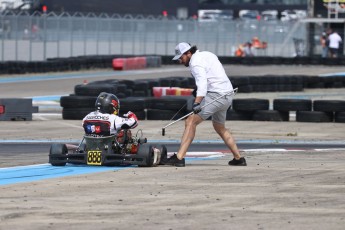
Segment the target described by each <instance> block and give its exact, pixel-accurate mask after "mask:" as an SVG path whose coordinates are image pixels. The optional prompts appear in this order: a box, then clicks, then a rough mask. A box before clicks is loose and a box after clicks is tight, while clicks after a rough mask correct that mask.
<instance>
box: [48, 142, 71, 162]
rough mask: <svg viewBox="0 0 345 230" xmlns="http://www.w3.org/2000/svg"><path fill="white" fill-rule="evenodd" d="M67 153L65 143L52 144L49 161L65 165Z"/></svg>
mask: <svg viewBox="0 0 345 230" xmlns="http://www.w3.org/2000/svg"><path fill="white" fill-rule="evenodd" d="M67 153H68V149H67V146H66V145H65V144H52V145H51V146H50V151H49V163H50V164H51V165H53V166H65V165H66V154H67Z"/></svg>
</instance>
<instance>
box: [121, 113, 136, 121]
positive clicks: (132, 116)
mask: <svg viewBox="0 0 345 230" xmlns="http://www.w3.org/2000/svg"><path fill="white" fill-rule="evenodd" d="M123 116H124V117H126V118H133V119H134V120H136V121H138V118H137V116H136V115H135V114H134V113H133V112H131V111H128V113H126V114H124V115H123Z"/></svg>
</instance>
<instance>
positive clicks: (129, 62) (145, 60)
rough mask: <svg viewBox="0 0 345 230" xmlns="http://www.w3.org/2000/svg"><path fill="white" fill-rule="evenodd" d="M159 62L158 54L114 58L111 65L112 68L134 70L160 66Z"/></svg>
mask: <svg viewBox="0 0 345 230" xmlns="http://www.w3.org/2000/svg"><path fill="white" fill-rule="evenodd" d="M161 63H162V62H161V58H160V57H159V56H149V57H128V58H114V59H113V61H112V66H113V69H114V70H134V69H144V68H151V67H160V66H161Z"/></svg>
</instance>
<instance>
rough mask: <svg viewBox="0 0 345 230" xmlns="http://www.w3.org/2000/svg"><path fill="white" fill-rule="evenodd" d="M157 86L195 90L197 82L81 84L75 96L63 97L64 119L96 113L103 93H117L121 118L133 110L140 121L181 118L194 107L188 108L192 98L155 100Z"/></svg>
mask: <svg viewBox="0 0 345 230" xmlns="http://www.w3.org/2000/svg"><path fill="white" fill-rule="evenodd" d="M156 86H166V87H181V88H193V87H195V83H194V79H193V78H191V77H169V78H159V79H140V80H135V81H133V80H114V79H109V80H101V81H93V82H90V83H87V84H79V85H76V86H75V87H74V94H71V95H69V96H63V97H61V98H60V105H61V107H62V118H63V119H66V120H81V119H83V118H84V117H85V116H86V115H87V114H88V113H90V112H91V111H94V110H95V102H96V99H97V96H98V95H99V94H100V93H101V92H107V93H112V94H115V95H116V96H117V97H118V98H119V99H120V115H122V114H125V113H127V112H128V111H132V112H134V113H135V114H136V115H137V117H138V118H139V119H140V120H145V119H148V120H170V119H172V118H173V119H178V118H180V117H182V116H183V115H185V112H186V111H191V104H190V103H189V106H187V102H188V101H190V98H191V97H187V96H167V97H161V98H154V97H153V94H152V88H153V87H156ZM191 103H192V102H191Z"/></svg>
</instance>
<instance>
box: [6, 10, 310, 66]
mask: <svg viewBox="0 0 345 230" xmlns="http://www.w3.org/2000/svg"><path fill="white" fill-rule="evenodd" d="M254 37H257V38H258V39H259V40H260V41H261V42H266V44H267V46H265V47H261V48H257V49H252V50H253V53H254V55H256V56H282V57H293V56H296V55H297V54H298V55H301V50H297V52H296V47H295V43H294V39H300V40H303V41H305V40H306V37H307V32H306V27H305V25H304V24H303V23H301V22H299V21H294V22H281V21H278V20H274V21H264V20H261V21H258V20H246V21H243V20H242V21H235V20H224V21H217V22H200V21H198V20H195V19H188V20H179V19H175V18H165V17H143V16H131V15H125V16H120V15H107V14H100V15H95V14H92V13H90V14H81V13H75V14H73V15H71V14H67V13H62V14H55V13H49V14H41V13H37V12H36V13H33V14H28V13H26V12H19V13H18V12H17V13H13V12H3V13H2V14H0V55H1V56H0V61H9V60H11V61H12V60H15V61H19V60H22V61H39V60H46V59H48V58H60V57H75V56H85V55H173V53H174V47H175V45H176V44H177V43H179V42H181V41H186V42H190V43H191V44H193V45H194V44H195V45H197V46H198V48H199V49H200V50H208V51H211V52H214V53H216V54H217V55H219V56H234V54H235V51H236V49H237V48H238V47H239V45H240V44H244V43H246V42H248V41H249V42H251V41H252V39H253V38H254ZM302 55H303V53H302Z"/></svg>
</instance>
